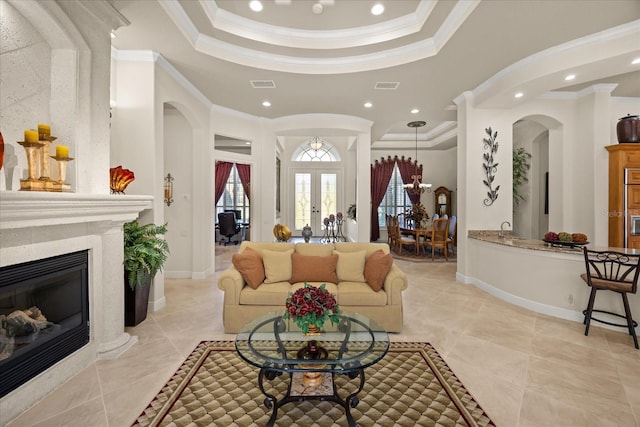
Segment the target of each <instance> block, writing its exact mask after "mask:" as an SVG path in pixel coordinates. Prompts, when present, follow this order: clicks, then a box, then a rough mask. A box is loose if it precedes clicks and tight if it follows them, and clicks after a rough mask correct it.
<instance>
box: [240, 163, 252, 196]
mask: <svg viewBox="0 0 640 427" xmlns="http://www.w3.org/2000/svg"><path fill="white" fill-rule="evenodd" d="M236 169H238V176H239V177H240V182H242V188H243V189H244V194H246V195H247V200H249V201H251V166H250V165H245V164H242V163H236Z"/></svg>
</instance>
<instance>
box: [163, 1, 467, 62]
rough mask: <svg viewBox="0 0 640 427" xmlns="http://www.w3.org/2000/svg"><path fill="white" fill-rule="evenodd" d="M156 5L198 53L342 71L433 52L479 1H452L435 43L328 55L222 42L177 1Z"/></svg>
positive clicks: (411, 59)
mask: <svg viewBox="0 0 640 427" xmlns="http://www.w3.org/2000/svg"><path fill="white" fill-rule="evenodd" d="M159 4H160V5H161V6H162V8H163V9H164V10H165V12H166V13H167V15H168V16H169V18H170V19H171V20H172V21H173V22H174V24H175V25H176V26H177V27H178V28H179V30H180V31H181V32H182V34H183V35H184V36H185V38H186V39H187V41H189V43H191V45H192V46H193V48H194V49H195V50H196V51H198V52H200V53H203V54H206V55H209V56H212V57H215V58H219V59H222V60H225V61H229V62H233V63H236V64H239V65H245V66H248V67H254V68H260V69H264V70H271V71H282V72H287V73H299V74H343V73H355V72H362V71H372V70H378V69H382V68H389V67H394V66H398V65H403V64H408V63H411V62H415V61H418V60H421V59H425V58H429V57H431V56H434V55H436V54H437V53H438V51H439V50H440V49H441V48H442V47H443V46H444V43H446V41H447V40H449V38H450V37H451V36H452V35H453V34H454V33H455V32H456V31H457V29H458V28H459V27H460V25H462V23H463V22H464V20H465V19H466V18H467V17H468V16H469V14H470V13H471V12H472V11H473V10H474V9H475V7H476V6H477V5H478V4H479V0H474V1H459V2H458V3H457V4H456V6H455V7H454V11H453V12H452V13H451V14H450V16H449V17H447V19H446V20H445V25H443V27H442V28H440V29H439V30H438V32H437V40H438V43H436V41H435V39H434V38H433V37H431V38H427V39H424V40H421V41H418V42H415V43H411V44H407V45H405V46H402V47H397V48H392V49H387V50H381V51H378V52H374V53H369V54H364V55H353V56H343V57H332V58H309V57H301V56H288V55H278V54H272V53H268V52H263V51H258V50H254V49H249V48H245V47H241V46H237V45H234V44H232V43H227V42H223V41H221V40H217V39H215V38H214V37H211V36H208V35H205V34H202V33H199V32H198V30H197V29H196V27H195V25H194V24H193V22H191V20H190V19H189V17H188V16H187V14H186V12H185V11H184V9H182V7H181V6H180V4H179V3H178V2H177V1H174V0H159ZM218 12H219V11H218ZM218 12H216V14H217V13H218ZM214 19H215V17H214Z"/></svg>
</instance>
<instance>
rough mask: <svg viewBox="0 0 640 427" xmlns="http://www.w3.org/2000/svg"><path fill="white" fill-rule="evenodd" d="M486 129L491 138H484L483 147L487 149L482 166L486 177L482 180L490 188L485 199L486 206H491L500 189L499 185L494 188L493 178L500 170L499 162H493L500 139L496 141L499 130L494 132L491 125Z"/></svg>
mask: <svg viewBox="0 0 640 427" xmlns="http://www.w3.org/2000/svg"><path fill="white" fill-rule="evenodd" d="M484 131H485V132H486V133H487V135H489V138H484V139H483V140H482V141H484V147H483V149H484V150H485V151H487V152H486V153H484V154H483V155H482V158H483V159H484V163H483V164H482V167H483V168H484V175H485V179H484V180H482V182H483V183H484V185H486V186H487V187H488V188H489V191H487V198H486V199H484V204H485V206H491V205H492V204H493V202H495V201H496V199H497V198H498V190H500V186H499V185H498V186H496V188H495V189H494V188H493V180H494V179H495V177H496V172H498V163H494V162H493V161H494V160H493V156H494V155H495V154H496V153H497V152H498V141H496V138H498V131H495V132H493V131H492V130H491V128H490V127H489V128H486V129H485V130H484Z"/></svg>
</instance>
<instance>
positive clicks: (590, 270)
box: [580, 247, 640, 349]
mask: <svg viewBox="0 0 640 427" xmlns="http://www.w3.org/2000/svg"><path fill="white" fill-rule="evenodd" d="M583 251H584V263H585V268H586V273H583V274H581V275H580V277H581V278H582V280H584V281H585V283H586V284H587V285H589V286H590V287H591V294H590V295H589V304H588V306H587V309H586V310H584V311H583V312H582V313H583V314H584V324H585V325H586V326H585V330H584V334H585V335H589V324H590V323H591V320H595V321H596V322H600V323H605V324H607V325H611V326H619V327H623V328H628V329H629V335H631V336H632V337H633V343H634V344H635V347H636V349H637V348H639V347H638V337H637V336H636V330H635V328H636V327H637V326H638V322H636V321H634V320H633V318H632V317H631V309H630V308H629V299H628V298H627V294H635V293H636V292H637V290H638V274H639V273H640V256H639V255H629V254H625V253H622V252H616V251H595V250H589V249H587V248H586V247H585V248H583ZM600 290H605V291H612V292H617V293H618V294H620V295H621V296H622V303H623V304H624V312H625V315H624V316H623V315H621V314H619V313H612V312H610V311H606V310H595V309H594V308H593V304H594V302H595V299H596V292H597V291H600ZM594 312H596V313H606V314H609V315H611V316H616V317H620V318H623V319H626V320H627V322H626V324H623V323H613V322H608V321H606V320H602V319H597V318H595V317H592V314H593V313H594Z"/></svg>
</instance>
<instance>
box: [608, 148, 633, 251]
mask: <svg viewBox="0 0 640 427" xmlns="http://www.w3.org/2000/svg"><path fill="white" fill-rule="evenodd" d="M605 148H606V149H607V151H608V152H609V246H610V247H614V248H624V247H629V248H640V235H637V236H634V235H632V234H631V218H632V216H638V215H640V144H617V145H609V146H607V147H605ZM625 175H626V182H625ZM625 199H626V200H627V205H626V206H625ZM625 241H626V244H625Z"/></svg>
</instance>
